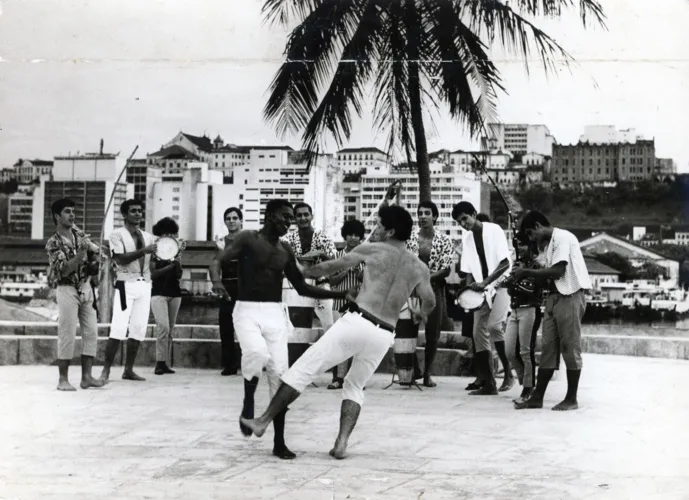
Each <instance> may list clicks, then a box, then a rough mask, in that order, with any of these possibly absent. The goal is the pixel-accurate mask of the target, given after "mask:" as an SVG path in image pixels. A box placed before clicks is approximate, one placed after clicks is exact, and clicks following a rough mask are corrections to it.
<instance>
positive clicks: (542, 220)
mask: <svg viewBox="0 0 689 500" xmlns="http://www.w3.org/2000/svg"><path fill="white" fill-rule="evenodd" d="M536 223H538V224H540V225H541V226H544V227H550V221H549V220H548V218H547V217H546V216H545V215H543V214H542V213H541V212H539V211H538V210H532V211H530V212H529V213H527V214H526V215H525V216H524V218H523V219H522V223H521V225H520V226H519V232H521V233H525V232H526V231H528V230H529V229H536Z"/></svg>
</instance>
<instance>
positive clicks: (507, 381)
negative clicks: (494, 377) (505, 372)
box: [498, 377, 514, 392]
mask: <svg viewBox="0 0 689 500" xmlns="http://www.w3.org/2000/svg"><path fill="white" fill-rule="evenodd" d="M512 387H514V377H505V378H504V379H503V381H502V385H501V386H500V389H498V392H507V391H509V390H510V389H512Z"/></svg>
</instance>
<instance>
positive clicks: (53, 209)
mask: <svg viewBox="0 0 689 500" xmlns="http://www.w3.org/2000/svg"><path fill="white" fill-rule="evenodd" d="M76 206H77V204H76V203H74V202H73V201H72V200H70V199H69V198H60V199H59V200H55V201H54V202H53V203H52V205H50V213H51V214H52V216H53V222H54V223H55V224H57V218H56V217H55V216H56V215H57V216H58V217H59V216H60V214H61V213H62V211H63V210H64V209H65V208H68V207H71V208H76Z"/></svg>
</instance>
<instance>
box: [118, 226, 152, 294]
mask: <svg viewBox="0 0 689 500" xmlns="http://www.w3.org/2000/svg"><path fill="white" fill-rule="evenodd" d="M141 235H142V236H143V239H144V246H148V245H152V244H153V243H154V242H155V237H154V236H153V235H152V234H151V233H147V232H146V231H141ZM110 252H111V253H112V254H116V253H117V254H120V255H122V254H125V253H131V252H136V242H135V241H134V238H133V237H132V235H131V233H130V232H129V230H128V229H127V228H126V227H120V228H117V229H115V230H114V231H113V232H112V233H110ZM150 262H151V254H146V255H145V256H144V263H143V268H142V266H141V263H140V260H139V259H136V260H135V261H132V262H130V263H129V264H127V265H125V266H120V265H115V269H116V271H117V281H125V282H126V281H134V280H136V279H139V278H144V279H145V280H146V281H150V280H151V269H150V267H149V264H150Z"/></svg>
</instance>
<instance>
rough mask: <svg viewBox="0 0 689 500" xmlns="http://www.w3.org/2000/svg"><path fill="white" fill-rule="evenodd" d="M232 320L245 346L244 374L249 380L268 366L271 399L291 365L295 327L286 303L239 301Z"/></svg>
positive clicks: (241, 344)
mask: <svg viewBox="0 0 689 500" xmlns="http://www.w3.org/2000/svg"><path fill="white" fill-rule="evenodd" d="M232 321H233V322H234V329H235V334H236V335H237V340H238V341H239V346H240V347H241V348H242V375H243V376H244V378H245V379H246V380H251V379H252V378H254V377H260V376H261V372H262V371H263V367H264V366H265V368H266V374H267V375H268V390H269V392H270V397H271V398H272V397H273V396H274V395H275V393H276V392H277V390H278V387H280V376H281V375H282V374H283V373H284V372H285V371H286V370H287V368H288V367H289V358H288V356H287V341H288V338H289V334H290V332H291V331H292V329H293V326H292V322H291V321H290V320H289V313H288V312H287V306H286V305H285V304H283V303H281V302H244V301H237V303H236V304H235V306H234V312H233V313H232Z"/></svg>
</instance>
